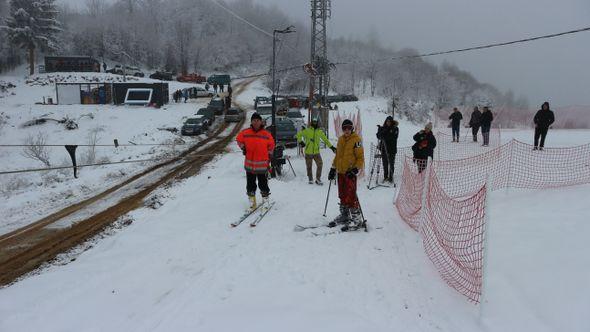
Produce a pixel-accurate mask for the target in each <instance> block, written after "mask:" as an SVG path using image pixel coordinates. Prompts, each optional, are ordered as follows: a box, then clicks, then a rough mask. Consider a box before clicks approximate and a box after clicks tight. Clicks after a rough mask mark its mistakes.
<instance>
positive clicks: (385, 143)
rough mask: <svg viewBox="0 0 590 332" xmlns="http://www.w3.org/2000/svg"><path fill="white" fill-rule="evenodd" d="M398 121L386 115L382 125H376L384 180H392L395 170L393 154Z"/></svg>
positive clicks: (394, 153)
mask: <svg viewBox="0 0 590 332" xmlns="http://www.w3.org/2000/svg"><path fill="white" fill-rule="evenodd" d="M397 125H398V122H397V121H395V120H394V119H393V117H392V116H388V117H387V118H386V119H385V122H383V126H379V125H378V126H377V139H379V150H381V160H382V161H383V176H384V181H389V182H393V172H394V171H395V155H396V154H397V138H398V136H399V128H398V127H397Z"/></svg>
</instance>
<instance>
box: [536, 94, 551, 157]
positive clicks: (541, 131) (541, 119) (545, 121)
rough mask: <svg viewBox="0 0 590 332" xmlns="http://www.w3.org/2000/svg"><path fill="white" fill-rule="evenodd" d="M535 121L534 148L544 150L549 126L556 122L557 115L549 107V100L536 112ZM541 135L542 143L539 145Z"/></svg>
mask: <svg viewBox="0 0 590 332" xmlns="http://www.w3.org/2000/svg"><path fill="white" fill-rule="evenodd" d="M533 121H534V122H535V147H534V148H533V150H537V149H539V150H543V147H544V146H545V137H547V132H548V131H549V126H551V125H552V124H553V122H555V115H554V114H553V111H552V110H550V109H549V103H548V102H544V103H543V105H542V106H541V109H540V110H539V111H537V114H535V117H534V118H533ZM539 137H540V138H541V145H539Z"/></svg>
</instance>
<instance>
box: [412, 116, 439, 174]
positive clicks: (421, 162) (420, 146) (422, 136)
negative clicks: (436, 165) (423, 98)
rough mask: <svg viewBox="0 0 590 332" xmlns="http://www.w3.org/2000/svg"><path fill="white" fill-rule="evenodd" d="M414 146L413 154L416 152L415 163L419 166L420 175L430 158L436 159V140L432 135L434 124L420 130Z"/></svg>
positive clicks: (428, 124) (416, 135)
mask: <svg viewBox="0 0 590 332" xmlns="http://www.w3.org/2000/svg"><path fill="white" fill-rule="evenodd" d="M414 142H416V143H414V145H412V152H414V163H416V164H418V173H422V171H423V170H424V169H425V168H426V163H427V162H428V157H430V158H433V157H434V149H435V148H436V138H435V137H434V134H433V133H432V123H430V122H428V123H427V124H426V126H424V129H423V130H420V131H419V132H417V133H416V134H415V135H414Z"/></svg>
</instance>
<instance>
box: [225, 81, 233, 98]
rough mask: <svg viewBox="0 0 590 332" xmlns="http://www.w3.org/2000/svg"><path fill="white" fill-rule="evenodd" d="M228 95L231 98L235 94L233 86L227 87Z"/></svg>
mask: <svg viewBox="0 0 590 332" xmlns="http://www.w3.org/2000/svg"><path fill="white" fill-rule="evenodd" d="M227 93H228V95H229V96H230V97H231V96H232V94H233V93H234V89H232V87H231V84H228V85H227Z"/></svg>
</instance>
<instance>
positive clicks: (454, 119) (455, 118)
mask: <svg viewBox="0 0 590 332" xmlns="http://www.w3.org/2000/svg"><path fill="white" fill-rule="evenodd" d="M449 120H451V128H452V130H453V142H459V130H461V120H463V114H461V112H459V110H458V109H457V107H455V108H453V113H451V116H449Z"/></svg>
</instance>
